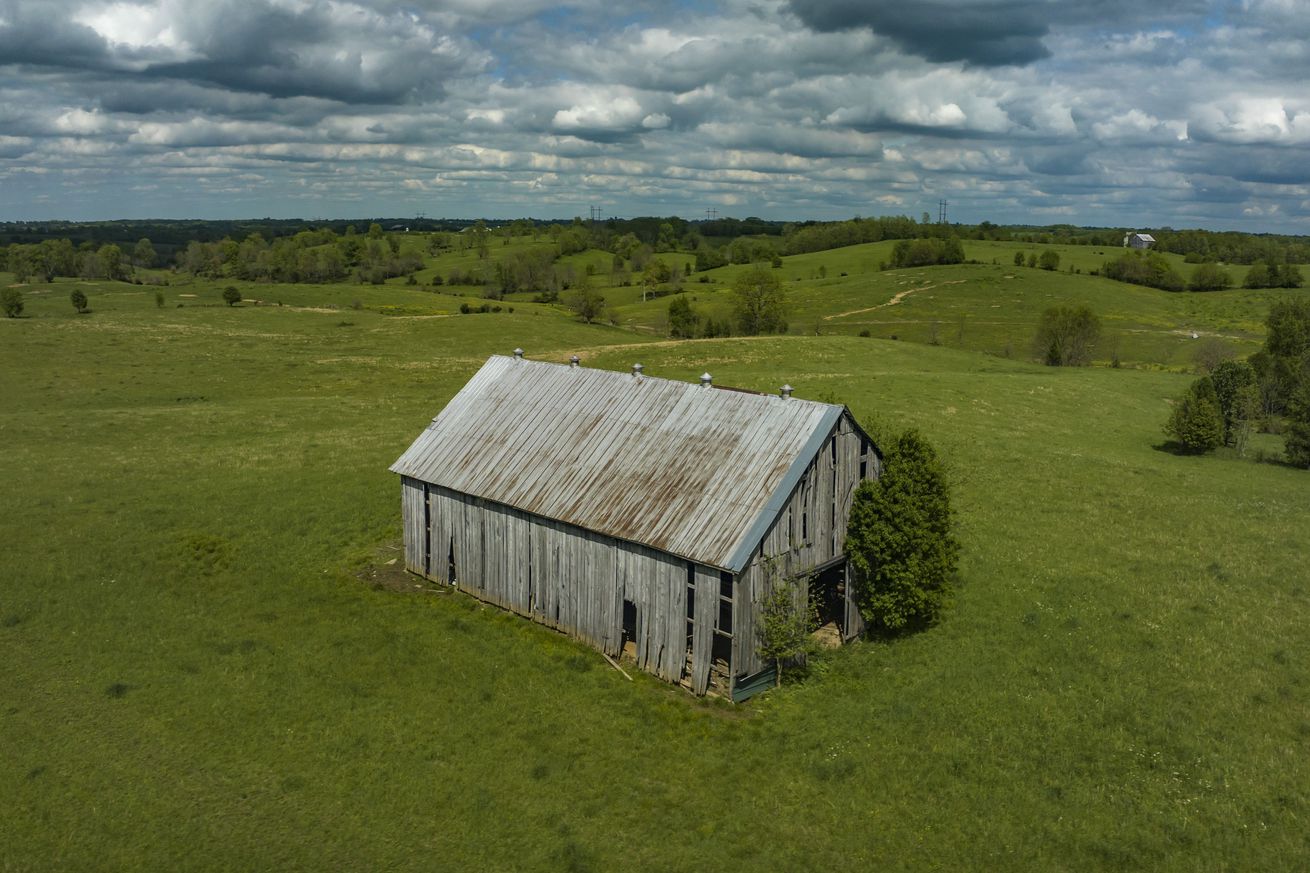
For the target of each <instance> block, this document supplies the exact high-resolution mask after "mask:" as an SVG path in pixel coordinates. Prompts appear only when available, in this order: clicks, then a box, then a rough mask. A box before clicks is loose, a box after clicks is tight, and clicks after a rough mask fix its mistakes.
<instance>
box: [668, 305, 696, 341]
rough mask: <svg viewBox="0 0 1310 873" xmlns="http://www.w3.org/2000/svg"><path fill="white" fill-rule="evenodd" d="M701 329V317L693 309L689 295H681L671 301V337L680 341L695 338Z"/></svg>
mask: <svg viewBox="0 0 1310 873" xmlns="http://www.w3.org/2000/svg"><path fill="white" fill-rule="evenodd" d="M699 327H700V317H699V316H697V315H696V310H694V309H692V308H691V301H689V300H688V299H687V295H685V294H679V295H677V296H676V297H674V298H673V299H672V300H670V301H669V335H670V336H674V337H677V338H679V339H689V338H691V337H694V336H695V335H696V333H697V329H698V328H699Z"/></svg>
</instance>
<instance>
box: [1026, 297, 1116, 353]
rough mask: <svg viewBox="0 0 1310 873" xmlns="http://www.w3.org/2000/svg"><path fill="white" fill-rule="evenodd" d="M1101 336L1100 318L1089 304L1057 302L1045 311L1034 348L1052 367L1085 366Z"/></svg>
mask: <svg viewBox="0 0 1310 873" xmlns="http://www.w3.org/2000/svg"><path fill="white" fill-rule="evenodd" d="M1100 338H1101V320H1100V319H1099V318H1097V317H1096V314H1095V313H1093V312H1092V311H1091V310H1090V309H1088V308H1087V307H1086V306H1079V307H1077V308H1074V307H1072V306H1056V307H1052V308H1051V309H1048V310H1046V311H1045V312H1043V313H1042V320H1041V322H1040V324H1038V326H1037V336H1036V337H1035V338H1034V340H1033V351H1034V352H1035V353H1036V354H1037V356H1038V357H1039V358H1041V360H1042V362H1043V363H1045V364H1047V365H1048V366H1051V367H1085V366H1087V365H1088V364H1090V363H1091V362H1092V353H1093V352H1094V351H1095V350H1096V343H1097V341H1098V340H1100Z"/></svg>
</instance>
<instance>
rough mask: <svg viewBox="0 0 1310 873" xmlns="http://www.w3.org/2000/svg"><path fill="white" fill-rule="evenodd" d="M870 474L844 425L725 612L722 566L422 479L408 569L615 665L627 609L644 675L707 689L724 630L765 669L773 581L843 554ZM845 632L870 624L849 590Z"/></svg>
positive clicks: (744, 666) (407, 481)
mask: <svg viewBox="0 0 1310 873" xmlns="http://www.w3.org/2000/svg"><path fill="white" fill-rule="evenodd" d="M862 466H863V468H864V470H865V475H866V477H867V478H876V477H877V475H878V473H879V472H880V470H879V467H878V459H877V454H876V452H875V451H874V450H873V447H872V446H871V445H870V444H869V443H867V442H865V441H864V439H863V438H862V437H861V435H860V434H859V433H858V432H857V431H856V430H855V429H854V428H853V427H852V425H851V423H850V421H849V419H848V418H847V417H846V416H842V418H841V419H840V420H839V421H838V423H837V425H836V426H835V428H834V430H833V432H832V433H831V435H830V436H829V439H827V440H826V441H824V443H823V444H822V446H821V448H820V449H819V451H818V452H817V453H816V454H815V456H814V458H813V460H812V461H811V463H810V465H809V466H808V467H807V468H806V470H805V473H804V474H803V475H802V477H801V479H800V481H799V482H798V483H797V484H796V486H795V488H794V489H793V491H792V494H791V496H790V497H789V499H788V500H787V502H786V503H785V504H784V506H783V508H782V510H781V511H780V512H779V514H778V516H777V518H776V519H775V520H774V522H773V524H772V525H771V526H770V527H769V529H768V530H767V532H766V533H765V535H764V538H763V539H762V540H761V542H760V544H759V547H758V548H757V550H756V555H755V557H754V559H752V561H751V562H750V564H749V565H747V567H746V568H745V569H744V570H743V571H742V572H741V573H740V574H739V575H738V576H736V577H735V578H733V579H732V580H731V592H732V596H731V602H730V603H729V604H727V605H726V608H725V606H724V604H722V602H721V598H720V594H721V590H723V589H722V586H721V581H722V580H721V576H720V571H719V570H718V569H716V568H714V567H710V566H706V565H702V564H696V563H692V562H688V561H686V560H684V559H682V558H678V557H675V556H673V555H670V554H667V553H665V552H660V551H657V550H655V549H651V548H649V547H646V546H642V545H638V544H635V543H630V542H625V541H622V540H616V539H613V538H611V537H607V536H604V535H602V534H597V533H592V532H589V531H586V530H583V529H581V528H577V527H574V526H573V525H569V524H566V523H563V522H558V521H554V520H551V519H547V518H542V517H539V516H535V515H532V514H529V513H526V512H522V511H520V510H517V509H513V508H511V507H508V506H505V505H503V504H499V503H495V502H492V501H488V500H482V499H479V498H475V497H470V496H467V495H464V494H459V493H457V492H454V491H452V490H450V489H447V488H443V487H439V486H436V485H425V484H424V483H422V482H420V481H418V480H416V479H412V478H410V477H402V479H401V482H402V501H401V505H402V513H403V529H404V536H405V565H406V567H407V568H408V569H409V570H410V571H412V572H414V573H418V574H420V575H425V576H427V577H428V578H430V579H433V580H434V581H437V582H442V583H446V584H453V585H456V586H458V587H459V588H460V589H461V590H463V591H466V592H468V593H469V594H472V595H473V596H474V597H477V598H479V599H481V600H485V601H487V602H489V603H494V604H496V605H497V606H500V607H503V608H505V609H508V610H511V611H513V612H515V613H518V614H520V615H523V616H526V617H528V618H531V619H532V620H534V621H537V622H540V623H541V624H545V625H548V626H550V627H553V628H556V629H558V630H560V631H563V632H564V633H566V634H568V635H570V636H572V637H575V638H576V639H579V640H582V641H584V642H586V643H588V644H590V645H592V646H595V647H596V648H598V649H600V650H601V651H604V652H605V653H606V654H609V655H611V656H617V655H618V654H619V653H620V652H621V651H622V649H623V646H624V643H625V639H624V627H623V621H624V601H627V602H628V603H630V604H632V606H633V607H634V608H635V613H636V615H635V618H636V621H635V628H634V632H635V633H634V638H633V639H631V640H628V641H630V642H632V643H633V644H634V648H635V654H636V660H637V664H638V665H639V666H640V667H641V669H643V670H646V671H648V672H650V673H653V674H655V675H657V676H659V677H660V678H662V679H666V680H668V681H670V682H679V681H682V680H683V679H684V674H687V675H686V678H687V680H688V684H689V685H690V687H691V688H692V690H693V691H694V692H695V693H696V694H704V693H706V690H707V689H708V687H709V684H710V679H711V670H712V663H713V648H714V639H715V634H716V631H718V632H722V633H724V634H730V635H731V637H732V646H731V660H732V663H731V665H730V669H731V675H732V676H744V675H748V674H751V673H755V672H757V671H759V670H760V669H762V668H763V667H765V666H766V665H765V664H764V663H763V661H762V660H761V659H760V657H759V655H758V651H759V642H760V640H759V615H760V608H761V604H762V603H763V602H764V600H765V599H766V598H768V596H769V595H770V594H771V593H772V588H773V587H774V586H776V585H778V584H780V583H781V582H783V581H784V580H786V579H788V578H790V577H792V576H796V575H800V574H804V573H806V572H808V571H810V570H812V569H813V568H815V567H818V566H821V565H823V564H825V563H827V562H829V561H831V560H833V559H834V558H837V557H839V556H840V555H841V554H842V552H843V549H844V548H845V542H846V524H847V521H848V519H849V518H850V509H851V498H852V496H853V494H854V491H855V487H856V485H857V484H858V483H859V479H860V471H861V467H862ZM452 556H453V561H452ZM770 564H772V566H773V572H770V571H769V565H770ZM452 571H453V572H452ZM689 590H690V591H691V592H692V597H693V598H694V601H695V602H694V606H693V609H692V614H691V615H690V616H689V615H688V611H687V610H688V603H687V597H688V591H689ZM808 597H809V592H808V590H805V586H797V587H796V589H795V598H796V604H797V606H800V605H801V604H802V603H803V602H804V600H805V599H806V598H808ZM689 618H690V620H691V621H690V629H689V627H688V619H689ZM846 625H847V626H846V631H847V636H848V637H849V636H853V635H854V634H855V633H857V632H858V631H859V629H861V628H862V623H860V621H859V612H858V610H857V609H856V608H855V605H854V603H853V602H852V601H851V599H850V596H849V590H848V596H847V603H846Z"/></svg>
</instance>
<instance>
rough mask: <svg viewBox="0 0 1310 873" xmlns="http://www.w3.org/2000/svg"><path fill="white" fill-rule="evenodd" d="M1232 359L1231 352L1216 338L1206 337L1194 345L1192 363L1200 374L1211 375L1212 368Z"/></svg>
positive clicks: (1225, 344) (1226, 345)
mask: <svg viewBox="0 0 1310 873" xmlns="http://www.w3.org/2000/svg"><path fill="white" fill-rule="evenodd" d="M1232 357H1233V350H1232V349H1230V348H1229V347H1228V344H1227V343H1225V342H1224V341H1223V340H1221V339H1219V338H1218V337H1214V336H1208V337H1206V338H1205V339H1203V340H1201V341H1200V342H1199V343H1197V344H1196V350H1195V351H1194V352H1192V361H1193V362H1194V363H1195V364H1196V366H1198V367H1200V368H1201V370H1202V372H1205V373H1213V372H1214V368H1215V367H1217V366H1219V365H1220V364H1222V363H1223V362H1224V361H1227V360H1229V359H1230V358H1232Z"/></svg>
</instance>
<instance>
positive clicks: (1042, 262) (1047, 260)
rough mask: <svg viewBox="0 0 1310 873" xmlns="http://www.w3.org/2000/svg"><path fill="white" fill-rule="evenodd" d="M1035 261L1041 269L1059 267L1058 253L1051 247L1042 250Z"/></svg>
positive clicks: (1052, 269)
mask: <svg viewBox="0 0 1310 873" xmlns="http://www.w3.org/2000/svg"><path fill="white" fill-rule="evenodd" d="M1037 263H1038V265H1039V266H1040V267H1041V268H1042V269H1043V270H1051V271H1055V270H1058V269H1060V254H1059V252H1056V251H1053V250H1051V249H1046V250H1045V251H1043V252H1042V256H1041V257H1040V258H1038V261H1037Z"/></svg>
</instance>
